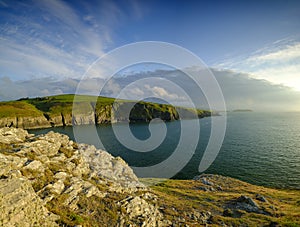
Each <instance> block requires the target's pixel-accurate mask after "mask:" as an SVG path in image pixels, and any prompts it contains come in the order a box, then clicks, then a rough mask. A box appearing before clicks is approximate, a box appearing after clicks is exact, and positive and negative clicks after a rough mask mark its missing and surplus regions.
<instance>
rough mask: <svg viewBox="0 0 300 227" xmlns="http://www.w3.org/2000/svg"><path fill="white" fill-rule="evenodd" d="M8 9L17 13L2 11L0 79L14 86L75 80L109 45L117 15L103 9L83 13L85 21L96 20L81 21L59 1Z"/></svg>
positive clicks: (18, 4) (112, 7)
mask: <svg viewBox="0 0 300 227" xmlns="http://www.w3.org/2000/svg"><path fill="white" fill-rule="evenodd" d="M8 7H10V8H12V9H14V10H15V11H16V10H17V9H18V11H19V13H18V14H15V13H12V12H10V11H7V12H5V14H3V15H2V17H5V18H6V20H5V22H3V23H2V24H1V23H0V41H1V42H0V48H1V52H0V65H1V70H0V76H9V77H10V78H13V79H15V80H16V79H17V80H20V79H21V80H22V79H23V80H26V79H30V78H37V77H47V76H54V77H56V78H61V77H71V78H74V77H77V78H79V77H80V76H81V75H82V74H83V73H84V72H85V70H86V69H87V68H88V66H89V65H90V64H91V63H92V62H93V61H94V60H96V59H97V58H98V57H100V56H101V55H103V54H104V52H105V51H104V50H105V49H106V48H108V46H109V45H110V44H111V42H112V38H111V32H112V29H113V27H114V25H115V24H114V23H115V22H116V23H117V20H118V16H116V14H115V12H117V11H118V10H119V9H118V8H117V7H116V6H115V5H113V4H112V3H106V4H105V5H102V7H99V8H91V9H87V10H86V12H87V15H89V14H88V13H90V14H91V15H96V16H94V17H88V16H87V17H85V19H84V17H83V16H82V15H81V14H78V11H76V9H74V8H72V7H71V6H70V5H69V4H68V3H66V2H63V1H60V0H53V1H46V0H42V1H35V2H31V3H30V2H14V3H8ZM108 8H109V12H106V13H105V16H103V12H104V11H106V10H107V9H108ZM89 10H90V11H91V12H89ZM110 10H111V11H110ZM28 12H30V13H28ZM110 13H111V14H112V15H113V16H111V15H110ZM41 15H42V16H41ZM97 15H101V16H99V17H97ZM37 17H38V18H37ZM115 17H117V18H115ZM111 18H113V20H114V21H115V22H114V23H112V22H111V20H110V19H111ZM87 20H90V22H89V23H92V25H91V24H87ZM91 21H92V22H91Z"/></svg>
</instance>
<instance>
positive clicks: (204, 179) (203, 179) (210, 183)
mask: <svg viewBox="0 0 300 227" xmlns="http://www.w3.org/2000/svg"><path fill="white" fill-rule="evenodd" d="M202 183H203V184H206V185H209V186H213V185H214V184H213V183H212V182H210V181H209V180H207V179H206V178H205V177H203V178H202Z"/></svg>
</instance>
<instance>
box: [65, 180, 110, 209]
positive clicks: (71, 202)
mask: <svg viewBox="0 0 300 227" xmlns="http://www.w3.org/2000/svg"><path fill="white" fill-rule="evenodd" d="M70 184H71V185H70V186H69V187H68V189H67V190H66V191H64V194H65V195H67V199H66V200H65V201H64V205H65V206H68V207H70V208H71V209H73V210H75V209H77V202H78V200H79V197H78V195H79V194H81V193H83V194H85V195H86V197H91V196H92V195H95V196H97V197H100V198H103V197H105V196H106V193H105V192H101V191H99V190H98V189H97V188H96V187H95V186H94V185H92V184H91V183H90V182H87V181H84V180H82V179H80V178H77V177H73V178H72V179H71V183H70Z"/></svg>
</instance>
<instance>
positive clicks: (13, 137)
mask: <svg viewBox="0 0 300 227" xmlns="http://www.w3.org/2000/svg"><path fill="white" fill-rule="evenodd" d="M30 136H31V135H30V134H28V132H27V131H26V130H24V129H16V128H0V143H4V144H12V143H21V142H24V141H25V139H26V138H28V137H30Z"/></svg>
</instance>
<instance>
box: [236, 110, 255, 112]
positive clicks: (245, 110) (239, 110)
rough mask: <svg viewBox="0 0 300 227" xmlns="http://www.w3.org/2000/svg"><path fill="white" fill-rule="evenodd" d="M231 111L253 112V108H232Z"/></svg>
mask: <svg viewBox="0 0 300 227" xmlns="http://www.w3.org/2000/svg"><path fill="white" fill-rule="evenodd" d="M232 112H253V110H250V109H237V110H233V111H232Z"/></svg>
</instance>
